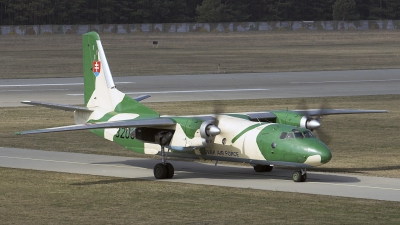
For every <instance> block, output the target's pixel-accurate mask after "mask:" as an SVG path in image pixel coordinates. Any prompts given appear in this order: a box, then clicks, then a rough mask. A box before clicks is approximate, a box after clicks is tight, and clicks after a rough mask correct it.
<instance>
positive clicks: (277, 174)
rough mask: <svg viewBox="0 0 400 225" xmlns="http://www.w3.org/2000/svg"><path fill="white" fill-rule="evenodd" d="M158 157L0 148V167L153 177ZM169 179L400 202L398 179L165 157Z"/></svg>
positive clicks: (146, 178) (191, 182)
mask: <svg viewBox="0 0 400 225" xmlns="http://www.w3.org/2000/svg"><path fill="white" fill-rule="evenodd" d="M159 162H160V160H156V159H142V158H130V157H117V156H103V155H89V154H80V153H66V152H51V151H39V150H27V149H13V148H0V167H11V168H22V169H33V170H44V171H56V172H66V173H79V174H91V175H100V176H111V177H123V178H139V179H145V180H156V179H155V178H154V176H153V167H154V165H155V164H156V163H159ZM169 162H170V163H172V164H173V165H174V167H175V176H174V178H173V179H168V180H158V181H160V182H180V183H189V184H204V185H217V186H226V187H237V188H252V189H260V190H271V191H286V192H295V193H307V194H320V195H330V196H341V197H352V198H364V199H375V200H386V201H400V179H393V178H378V177H365V176H355V175H343V174H325V173H315V172H309V173H308V179H307V182H304V183H295V182H293V181H292V180H291V174H292V172H293V171H291V170H282V169H276V168H275V169H274V170H273V171H272V172H269V173H256V172H254V170H253V168H252V167H245V166H226V165H218V166H214V164H212V165H211V164H203V163H198V162H182V161H169Z"/></svg>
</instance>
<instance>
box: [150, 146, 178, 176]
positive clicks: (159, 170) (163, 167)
mask: <svg viewBox="0 0 400 225" xmlns="http://www.w3.org/2000/svg"><path fill="white" fill-rule="evenodd" d="M166 158H167V155H166V154H165V148H164V146H161V163H157V164H156V165H155V166H154V170H153V172H154V177H155V178H156V179H166V178H167V179H171V178H172V177H173V176H174V172H175V171H174V167H173V166H172V164H171V163H167V160H166Z"/></svg>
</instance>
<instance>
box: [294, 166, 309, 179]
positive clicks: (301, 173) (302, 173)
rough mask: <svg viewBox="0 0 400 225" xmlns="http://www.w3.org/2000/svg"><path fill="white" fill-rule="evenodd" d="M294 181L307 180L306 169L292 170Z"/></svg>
mask: <svg viewBox="0 0 400 225" xmlns="http://www.w3.org/2000/svg"><path fill="white" fill-rule="evenodd" d="M292 178H293V181H294V182H304V181H306V180H307V170H306V169H301V170H300V171H294V172H293V175H292Z"/></svg>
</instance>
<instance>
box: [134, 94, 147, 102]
mask: <svg viewBox="0 0 400 225" xmlns="http://www.w3.org/2000/svg"><path fill="white" fill-rule="evenodd" d="M150 97H151V96H150V95H140V96H137V97H136V98H134V99H135V100H136V101H138V102H140V101H142V100H145V99H147V98H150Z"/></svg>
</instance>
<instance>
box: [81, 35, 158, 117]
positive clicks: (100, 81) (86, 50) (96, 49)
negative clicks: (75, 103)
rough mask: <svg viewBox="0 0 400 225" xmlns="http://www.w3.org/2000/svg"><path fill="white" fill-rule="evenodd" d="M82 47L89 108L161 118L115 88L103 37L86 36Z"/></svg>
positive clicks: (86, 97) (86, 101)
mask: <svg viewBox="0 0 400 225" xmlns="http://www.w3.org/2000/svg"><path fill="white" fill-rule="evenodd" d="M82 44H83V46H82V47H83V74H84V89H85V90H84V100H85V105H86V106H87V107H89V108H92V107H93V108H97V107H99V108H102V109H106V110H110V111H115V112H118V113H137V114H139V115H147V116H159V114H158V113H157V112H155V111H153V110H151V109H149V108H147V107H146V106H144V105H142V104H140V103H139V102H137V101H135V100H134V99H132V98H130V97H129V96H127V95H125V94H124V93H122V92H120V91H119V90H118V89H116V88H115V84H114V81H113V78H112V75H111V71H110V68H109V66H108V63H107V59H106V55H105V53H104V50H103V46H102V45H101V41H100V37H99V35H98V34H97V33H96V32H89V33H86V34H84V35H83V37H82Z"/></svg>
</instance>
